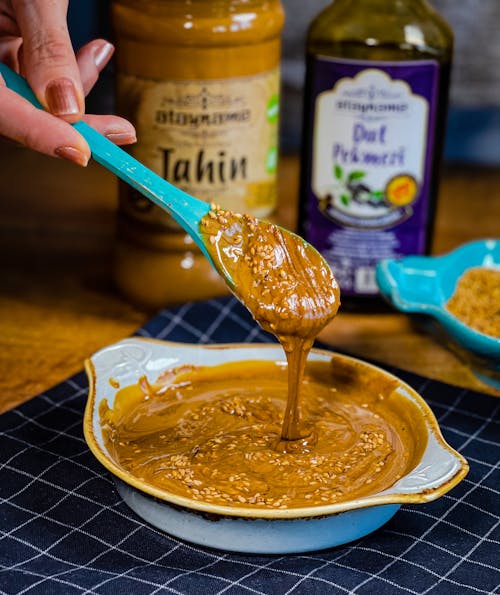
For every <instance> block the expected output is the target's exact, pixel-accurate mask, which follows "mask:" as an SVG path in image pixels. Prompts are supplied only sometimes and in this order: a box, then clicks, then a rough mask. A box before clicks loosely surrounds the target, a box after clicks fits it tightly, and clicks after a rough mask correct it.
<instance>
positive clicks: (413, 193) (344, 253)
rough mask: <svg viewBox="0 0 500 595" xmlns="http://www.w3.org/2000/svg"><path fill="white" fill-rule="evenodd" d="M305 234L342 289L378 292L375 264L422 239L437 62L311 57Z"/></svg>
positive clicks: (421, 244) (415, 247)
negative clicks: (362, 60)
mask: <svg viewBox="0 0 500 595" xmlns="http://www.w3.org/2000/svg"><path fill="white" fill-rule="evenodd" d="M308 69H309V73H308V75H309V84H310V96H309V101H310V104H309V113H310V117H311V121H310V125H309V130H310V137H309V139H307V141H308V143H309V145H308V148H309V151H308V155H309V163H308V167H307V169H308V171H309V179H308V186H307V195H306V204H305V206H304V209H303V215H304V216H305V225H304V233H305V236H306V239H307V240H308V241H310V242H311V243H312V244H314V245H315V246H316V248H318V250H319V251H320V252H321V253H322V254H323V255H324V256H325V258H326V259H327V260H328V262H329V263H330V265H331V266H332V269H333V271H334V273H335V275H336V277H337V279H338V281H339V283H340V287H341V289H342V292H343V294H344V295H346V294H347V295H373V294H376V293H377V286H376V283H375V264H376V263H377V262H378V261H379V260H380V259H382V258H395V257H399V256H402V255H405V254H422V253H423V252H424V251H425V249H426V244H427V240H428V238H427V229H428V222H429V221H428V220H429V209H430V196H429V195H430V184H431V179H430V178H431V169H432V160H433V150H432V148H433V144H434V143H433V141H434V138H433V135H434V124H435V111H436V104H437V92H438V88H437V86H438V76H439V67H438V64H437V62H435V61H431V60H425V61H415V62H358V61H352V60H336V59H332V58H327V57H314V58H310V60H309V63H308Z"/></svg>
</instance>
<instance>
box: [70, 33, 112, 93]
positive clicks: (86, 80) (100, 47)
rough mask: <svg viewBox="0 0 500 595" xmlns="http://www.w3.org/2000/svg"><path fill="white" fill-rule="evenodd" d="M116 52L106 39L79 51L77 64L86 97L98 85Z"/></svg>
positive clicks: (97, 40)
mask: <svg viewBox="0 0 500 595" xmlns="http://www.w3.org/2000/svg"><path fill="white" fill-rule="evenodd" d="M114 51H115V48H114V47H113V45H112V44H111V43H109V41H106V40H105V39H94V41H91V42H90V43H87V44H86V45H84V46H83V47H82V48H81V49H80V50H79V51H78V53H77V55H76V62H77V64H78V69H79V70H80V78H81V80H82V85H83V92H84V93H85V95H87V94H88V93H89V91H90V90H91V89H92V87H93V86H94V85H95V84H96V82H97V79H98V78H99V74H100V72H101V71H102V70H103V68H104V67H105V66H106V64H107V63H108V62H109V60H110V58H111V56H112V55H113V52H114Z"/></svg>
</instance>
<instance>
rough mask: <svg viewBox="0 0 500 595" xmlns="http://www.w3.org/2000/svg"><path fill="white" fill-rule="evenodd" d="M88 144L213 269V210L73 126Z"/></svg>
mask: <svg viewBox="0 0 500 595" xmlns="http://www.w3.org/2000/svg"><path fill="white" fill-rule="evenodd" d="M0 74H1V75H2V77H3V78H4V80H5V84H6V85H7V87H8V88H9V89H11V90H12V91H15V92H16V93H18V94H19V95H21V96H22V97H24V98H25V99H27V100H28V101H29V102H30V103H32V104H33V105H34V106H35V107H38V108H40V109H43V107H42V105H41V104H40V102H39V101H38V99H37V98H36V96H35V94H34V93H33V91H32V90H31V88H30V87H29V85H28V83H27V82H26V80H25V79H24V78H23V77H22V76H19V75H18V74H17V73H15V72H14V71H13V70H11V69H10V68H9V67H8V66H6V65H5V64H1V63H0ZM73 126H74V128H75V129H76V130H78V132H79V133H80V134H81V135H82V136H83V138H84V139H85V140H86V141H87V143H88V145H89V147H90V150H91V151H92V157H93V158H94V159H95V160H96V161H98V162H99V163H100V164H101V165H103V166H104V167H105V168H107V169H109V170H110V171H112V172H113V173H114V174H116V175H117V176H118V177H119V178H121V179H122V180H123V181H124V182H126V183H127V184H130V186H132V187H133V188H135V189H136V190H138V191H139V192H140V193H141V194H143V195H144V196H146V197H147V198H149V199H150V200H152V201H153V202H154V203H155V204H156V205H158V206H159V207H161V208H162V209H165V210H166V211H168V213H169V214H170V215H171V216H172V217H173V218H174V219H175V220H176V221H177V223H178V224H179V225H180V226H181V227H183V228H184V229H185V230H186V231H187V233H188V234H189V235H190V236H191V237H192V238H193V240H194V241H195V242H196V244H197V245H198V247H199V248H200V250H201V251H202V252H203V254H204V255H205V256H206V257H207V258H208V260H209V262H210V263H211V264H212V265H213V262H212V259H211V258H210V255H209V254H208V252H207V249H206V247H205V244H204V242H203V238H202V236H201V234H200V229H199V225H200V220H201V219H202V218H203V217H204V216H205V215H206V214H207V213H208V211H209V210H210V205H208V204H207V203H206V202H204V201H201V200H199V199H197V198H193V197H192V196H190V195H189V194H186V193H185V192H183V191H182V190H179V188H176V187H175V186H172V184H169V183H168V182H167V181H166V180H164V179H163V178H161V177H160V176H158V175H157V174H155V173H154V172H153V171H151V170H150V169H148V168H147V167H145V166H144V165H142V163H140V162H139V161H137V159H134V158H133V157H132V156H130V155H129V154H128V153H127V152H125V151H124V150H123V149H120V147H117V146H116V145H115V144H113V143H112V142H111V141H109V140H108V139H107V138H106V137H104V136H103V135H102V134H100V133H99V132H97V131H96V130H94V129H93V128H92V127H91V126H89V125H88V124H85V122H81V121H80V122H77V123H76V124H74V125H73Z"/></svg>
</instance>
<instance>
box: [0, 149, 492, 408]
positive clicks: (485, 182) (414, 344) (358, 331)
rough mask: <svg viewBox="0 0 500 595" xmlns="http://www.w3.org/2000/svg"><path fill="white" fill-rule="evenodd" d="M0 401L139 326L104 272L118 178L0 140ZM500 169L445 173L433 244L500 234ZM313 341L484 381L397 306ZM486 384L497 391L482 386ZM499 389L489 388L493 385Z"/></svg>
mask: <svg viewBox="0 0 500 595" xmlns="http://www.w3.org/2000/svg"><path fill="white" fill-rule="evenodd" d="M0 180H1V192H0V411H3V410H6V409H8V408H10V407H13V406H15V405H16V404H18V403H21V402H23V401H25V400H27V399H29V398H30V397H33V396H34V395H36V394H38V393H39V392H41V391H43V390H45V389H47V388H49V387H50V386H52V385H54V384H56V383H58V382H60V381H61V380H63V379H64V378H66V377H68V376H69V375H71V374H73V373H75V372H77V371H78V370H80V369H81V367H82V362H83V359H84V358H85V357H87V356H89V355H90V354H91V353H92V352H94V351H95V350H96V349H99V348H100V347H102V346H104V345H106V344H108V343H111V342H113V341H116V340H119V339H121V338H123V337H125V336H127V335H129V334H130V333H131V332H133V331H134V330H135V329H136V328H137V327H139V326H140V325H141V324H142V323H143V322H145V321H146V320H147V319H148V318H149V317H151V316H152V315H153V313H152V312H147V311H145V310H141V309H138V308H135V307H134V306H132V305H130V304H128V303H127V302H126V301H125V300H124V299H123V298H122V297H120V296H119V295H118V294H117V292H116V291H115V289H114V287H113V284H112V282H111V265H112V253H113V243H114V213H115V209H116V180H115V179H114V177H113V176H112V175H111V174H108V173H107V172H106V171H105V170H104V169H103V168H101V167H100V166H98V165H96V164H91V165H90V166H89V167H88V168H87V170H83V169H79V168H78V167H76V166H73V165H71V164H68V163H65V162H62V161H59V160H55V159H50V158H48V157H44V156H42V155H38V154H36V153H34V152H31V151H29V150H26V149H23V148H20V147H16V146H13V145H11V144H7V143H6V144H1V145H0ZM297 182H298V160H297V158H295V157H288V158H283V159H282V161H281V169H280V205H281V206H280V218H281V220H282V221H284V223H285V224H287V225H289V226H293V221H294V217H295V209H296V195H297V185H298V184H297ZM499 199H500V169H491V168H489V169H487V168H478V167H456V168H453V169H447V170H445V172H444V176H443V183H442V189H441V193H440V202H439V207H438V213H437V223H436V236H435V245H434V252H435V253H442V252H445V251H448V250H450V249H453V248H454V247H456V246H457V245H459V244H460V243H462V242H465V241H469V240H473V239H477V238H482V237H487V236H489V237H495V236H497V237H498V235H499V232H500V229H499V222H500V200H499ZM321 339H322V340H323V341H325V342H327V343H329V344H330V345H332V346H333V347H335V348H338V349H340V350H342V351H345V352H348V353H352V354H355V355H358V356H361V357H367V358H371V359H376V360H378V361H381V362H385V363H388V364H392V365H396V366H399V367H401V368H404V369H407V370H411V371H415V372H417V373H420V374H422V375H427V376H429V377H432V378H437V379H440V380H444V381H447V382H450V383H452V384H458V385H461V386H464V387H469V388H475V389H478V390H483V391H486V390H487V389H486V388H485V386H484V385H482V384H480V383H479V382H478V381H477V380H476V379H475V378H474V377H473V376H472V374H471V373H470V371H469V370H468V369H467V367H466V366H465V365H464V364H462V363H461V362H460V361H459V360H458V359H457V358H456V357H455V356H454V355H453V354H452V353H451V352H449V351H448V350H446V349H445V348H443V347H442V346H441V345H439V344H438V343H437V342H436V341H435V340H434V339H432V338H431V337H430V336H429V335H428V334H426V333H425V332H424V331H423V330H422V329H421V328H420V327H418V326H416V325H415V324H414V323H413V322H412V321H411V320H410V319H409V318H407V317H406V316H404V315H401V314H397V313H392V312H390V313H385V314H352V313H347V312H342V313H341V314H340V315H339V316H338V317H337V319H336V320H335V321H334V322H333V323H332V324H331V325H330V326H329V327H328V328H327V329H326V330H325V331H324V333H323V334H322V336H321ZM489 392H491V393H495V391H492V390H490V391H489ZM497 394H498V393H497Z"/></svg>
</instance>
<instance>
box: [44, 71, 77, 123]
mask: <svg viewBox="0 0 500 595" xmlns="http://www.w3.org/2000/svg"><path fill="white" fill-rule="evenodd" d="M45 99H46V100H47V106H48V108H49V111H50V112H51V113H52V114H54V116H74V115H75V114H78V112H79V111H80V106H79V104H78V97H77V95H76V89H75V85H74V83H73V81H72V80H71V79H68V78H60V79H56V80H55V81H51V82H50V83H49V84H48V85H47V88H46V89H45Z"/></svg>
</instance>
